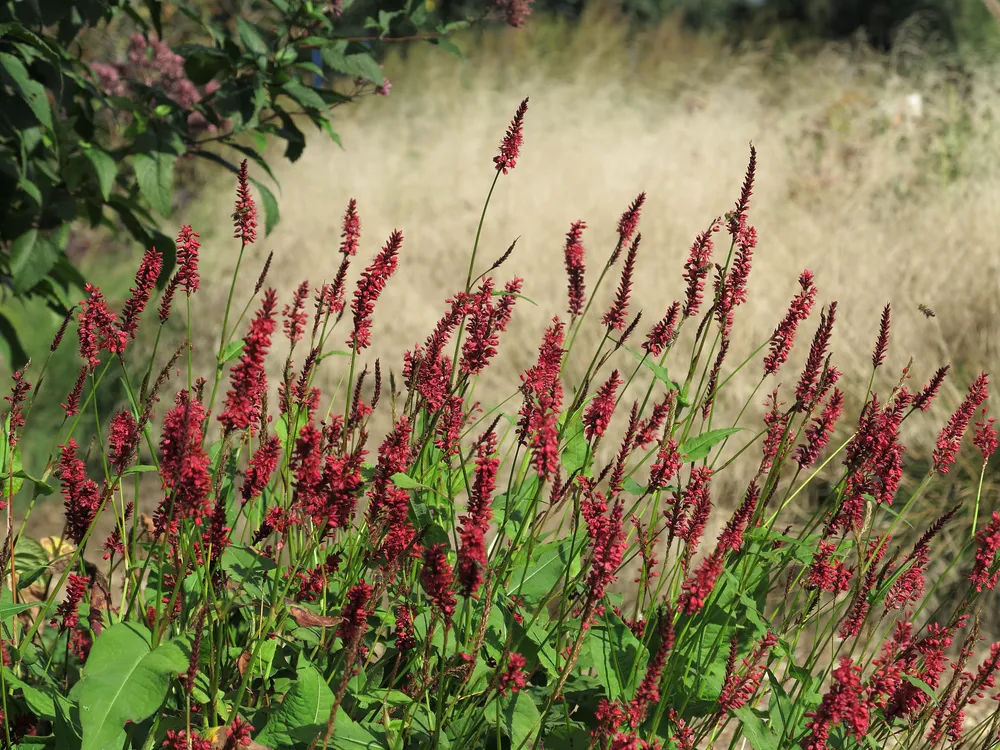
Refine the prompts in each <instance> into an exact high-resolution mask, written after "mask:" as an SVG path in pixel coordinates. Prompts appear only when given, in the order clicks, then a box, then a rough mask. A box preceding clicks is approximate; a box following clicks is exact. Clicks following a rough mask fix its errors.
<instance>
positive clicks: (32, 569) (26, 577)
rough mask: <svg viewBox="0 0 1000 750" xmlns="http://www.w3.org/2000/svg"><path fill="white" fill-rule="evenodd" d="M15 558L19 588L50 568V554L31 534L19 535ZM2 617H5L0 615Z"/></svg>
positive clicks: (24, 586)
mask: <svg viewBox="0 0 1000 750" xmlns="http://www.w3.org/2000/svg"><path fill="white" fill-rule="evenodd" d="M14 559H15V560H16V561H17V570H18V576H17V588H18V589H23V588H27V587H28V586H30V585H31V584H33V583H34V582H35V581H37V580H38V579H39V578H41V577H42V576H43V575H44V574H45V571H47V570H48V568H49V555H48V553H47V552H46V551H45V548H44V547H42V545H41V544H39V543H38V541H37V540H35V539H32V538H31V537H30V536H19V537H18V538H17V544H16V545H14ZM0 619H3V618H2V617H0Z"/></svg>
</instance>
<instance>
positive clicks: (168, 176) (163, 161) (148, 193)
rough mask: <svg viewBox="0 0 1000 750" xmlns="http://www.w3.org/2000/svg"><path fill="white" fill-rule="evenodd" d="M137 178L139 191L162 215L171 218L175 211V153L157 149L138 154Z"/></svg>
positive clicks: (136, 161) (136, 163) (135, 164)
mask: <svg viewBox="0 0 1000 750" xmlns="http://www.w3.org/2000/svg"><path fill="white" fill-rule="evenodd" d="M133 158H134V166H135V179H136V182H138V183H139V191H140V192H141V193H142V195H143V197H144V198H145V199H146V200H147V201H149V205H150V206H152V208H153V210H154V211H156V212H157V213H158V214H160V216H163V217H164V218H169V217H170V214H171V213H172V211H173V197H172V195H171V193H172V191H173V186H174V164H175V163H176V161H177V157H176V156H174V155H173V154H168V153H164V152H162V151H155V152H153V153H152V154H136V155H135V156H134V157H133Z"/></svg>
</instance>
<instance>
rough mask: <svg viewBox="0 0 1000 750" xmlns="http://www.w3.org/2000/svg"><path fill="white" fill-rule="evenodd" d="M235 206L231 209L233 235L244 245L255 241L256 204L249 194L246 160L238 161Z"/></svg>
mask: <svg viewBox="0 0 1000 750" xmlns="http://www.w3.org/2000/svg"><path fill="white" fill-rule="evenodd" d="M236 179H237V187H236V206H235V208H234V209H233V226H234V227H235V228H236V231H235V232H234V233H233V237H234V238H235V239H237V240H241V241H242V242H243V244H244V246H245V245H252V244H253V243H254V242H256V241H257V206H256V205H255V204H254V202H253V197H252V196H251V195H250V178H249V176H248V175H247V160H246V159H244V160H243V161H242V162H241V163H240V171H239V174H238V175H237V178H236Z"/></svg>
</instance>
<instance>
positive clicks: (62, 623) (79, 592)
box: [51, 573, 90, 633]
mask: <svg viewBox="0 0 1000 750" xmlns="http://www.w3.org/2000/svg"><path fill="white" fill-rule="evenodd" d="M89 584H90V579H89V578H87V577H85V576H78V575H76V573H70V574H69V577H68V578H67V579H66V596H65V598H64V599H63V600H62V602H61V603H60V604H59V607H58V608H57V609H56V616H55V617H54V618H53V619H52V622H51V625H52V626H53V627H54V626H55V625H57V624H58V625H59V632H60V633H61V632H63V631H64V630H70V629H72V628H75V627H76V626H77V625H78V624H79V622H80V615H79V611H78V610H79V608H80V602H81V601H83V596H84V594H86V593H87V587H88V585H89Z"/></svg>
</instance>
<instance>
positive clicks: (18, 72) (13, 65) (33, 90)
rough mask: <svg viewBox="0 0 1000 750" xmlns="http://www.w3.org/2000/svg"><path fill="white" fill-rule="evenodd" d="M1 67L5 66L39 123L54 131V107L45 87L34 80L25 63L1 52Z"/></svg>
mask: <svg viewBox="0 0 1000 750" xmlns="http://www.w3.org/2000/svg"><path fill="white" fill-rule="evenodd" d="M0 66H3V69H4V70H5V71H6V72H7V75H9V76H10V77H11V79H12V80H13V81H14V85H15V86H16V87H17V89H18V90H19V91H20V92H21V96H22V97H23V98H24V101H26V102H27V103H28V106H29V107H30V108H31V111H32V113H33V114H34V115H35V117H37V118H38V121H39V122H40V123H42V125H44V126H45V127H47V128H48V129H49V130H52V107H51V106H50V105H49V98H48V96H47V95H46V93H45V86H43V85H42V84H41V83H39V82H38V81H35V80H33V79H32V78H31V75H30V74H29V73H28V69H27V68H25V67H24V63H23V62H21V61H20V60H19V59H18V58H16V57H14V56H13V55H11V54H8V53H6V52H0Z"/></svg>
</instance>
